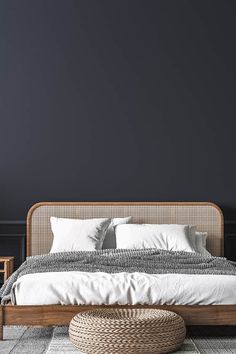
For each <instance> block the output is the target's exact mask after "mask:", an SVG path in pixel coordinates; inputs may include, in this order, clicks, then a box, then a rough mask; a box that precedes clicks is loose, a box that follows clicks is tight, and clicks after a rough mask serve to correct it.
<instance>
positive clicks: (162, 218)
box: [0, 202, 236, 339]
mask: <svg viewBox="0 0 236 354" xmlns="http://www.w3.org/2000/svg"><path fill="white" fill-rule="evenodd" d="M127 215H130V216H132V217H133V223H137V224H139V223H149V224H190V225H196V226H197V229H198V230H199V231H205V232H207V233H208V238H207V249H208V250H209V252H210V253H211V254H212V255H214V256H223V254H224V234H223V225H224V220H223V214H222V212H221V210H220V208H219V207H218V206H217V205H215V204H213V203H207V202H93V203H92V202H42V203H38V204H36V205H34V206H33V207H32V208H31V209H30V211H29V213H28V217H27V238H26V240H27V244H26V247H27V256H32V255H41V254H45V253H48V252H49V250H50V247H51V245H52V240H53V235H52V232H51V229H50V217H51V216H56V217H64V218H81V219H89V218H101V217H125V216H127ZM232 277H233V276H231V279H234V280H235V279H236V277H234V278H232ZM162 281H163V280H162ZM91 282H92V281H91ZM200 283H201V282H200ZM200 283H199V284H200ZM207 284H208V287H209V291H210V290H211V284H210V283H206V284H205V285H204V289H205V291H206V288H207ZM229 286H231V287H234V283H230V285H229ZM235 288H236V287H235ZM235 300H236V299H235ZM193 303H194V302H193ZM235 303H236V301H235ZM235 303H233V302H232V304H230V302H229V301H225V303H224V304H214V305H212V304H210V302H209V304H207V305H204V302H201V301H200V302H199V304H197V305H196V304H195V305H179V304H177V305H176V304H168V305H166V304H163V305H142V304H138V303H137V304H135V305H117V304H115V305H114V304H112V303H109V305H61V304H55V305H54V304H49V305H42V304H41V305H39V304H37V302H36V304H33V305H12V304H11V303H9V304H7V305H4V306H1V307H0V338H1V339H2V338H3V331H2V330H3V326H4V325H27V326H52V325H68V324H69V322H70V320H71V318H72V317H73V316H74V315H75V314H77V313H78V312H80V311H86V310H89V309H94V308H96V307H109V306H112V307H125V308H128V307H136V308H145V307H148V308H150V307H151V308H161V309H168V310H171V311H174V312H176V313H178V314H179V315H181V316H182V317H183V318H184V320H185V323H186V324H187V325H236V304H235Z"/></svg>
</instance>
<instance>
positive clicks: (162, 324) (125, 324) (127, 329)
mask: <svg viewBox="0 0 236 354" xmlns="http://www.w3.org/2000/svg"><path fill="white" fill-rule="evenodd" d="M185 335H186V329H185V324H184V320H183V319H182V317H180V316H179V315H177V314H176V313H174V312H170V311H164V310H155V309H119V308H113V309H111V308H109V309H98V310H92V311H86V312H81V313H79V314H78V315H76V316H75V317H74V318H73V319H72V320H71V323H70V327H69V336H70V339H71V341H72V343H73V344H74V345H75V346H76V347H77V349H79V350H80V351H81V352H83V353H86V354H138V353H140V354H141V353H142V354H151V353H152V354H153V353H156V354H157V353H170V352H172V351H174V350H176V349H177V348H179V347H180V346H181V344H182V343H183V341H184V339H185Z"/></svg>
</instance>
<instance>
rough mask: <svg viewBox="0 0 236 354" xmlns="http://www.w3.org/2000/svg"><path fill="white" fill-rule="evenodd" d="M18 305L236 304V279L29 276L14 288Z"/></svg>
mask: <svg viewBox="0 0 236 354" xmlns="http://www.w3.org/2000/svg"><path fill="white" fill-rule="evenodd" d="M11 296H12V301H13V303H16V304H17V305H49V304H61V305H103V304H105V305H114V304H120V305H121V304H122V305H125V304H130V305H136V304H148V305H159V304H160V305H163V304H166V305H222V304H225V305H226V304H236V276H232V275H189V274H146V273H116V274H107V273H101V272H97V273H87V272H78V271H73V272H53V273H36V274H27V275H24V276H22V277H21V278H19V279H18V280H17V281H16V282H15V283H14V285H13V288H12V293H11Z"/></svg>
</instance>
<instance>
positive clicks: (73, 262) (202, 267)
mask: <svg viewBox="0 0 236 354" xmlns="http://www.w3.org/2000/svg"><path fill="white" fill-rule="evenodd" d="M64 271H82V272H105V273H120V272H129V273H133V272H142V273H149V274H163V273H181V274H214V275H236V267H235V266H234V265H233V264H232V263H231V262H229V261H227V260H226V259H225V258H220V257H209V256H207V257H206V256H202V255H201V254H199V253H189V252H173V251H163V250H157V249H146V250H119V249H112V250H101V251H89V252H88V251H80V252H62V253H50V254H44V255H39V256H32V257H28V258H27V259H26V261H25V262H24V263H23V264H22V265H21V266H20V267H19V268H18V270H16V271H15V272H14V273H13V274H12V275H11V277H10V278H9V279H8V280H7V282H6V283H5V284H4V285H3V287H2V288H1V290H0V297H1V302H2V303H5V302H6V301H8V300H10V294H11V289H12V285H13V283H14V282H15V281H16V280H17V279H18V278H20V277H22V276H23V275H25V274H31V273H45V272H64Z"/></svg>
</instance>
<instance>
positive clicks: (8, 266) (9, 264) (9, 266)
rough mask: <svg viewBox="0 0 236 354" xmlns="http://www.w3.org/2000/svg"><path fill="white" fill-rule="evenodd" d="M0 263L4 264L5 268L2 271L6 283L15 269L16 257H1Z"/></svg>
mask: <svg viewBox="0 0 236 354" xmlns="http://www.w3.org/2000/svg"><path fill="white" fill-rule="evenodd" d="M0 263H2V264H3V268H1V269H0V273H3V279H4V283H5V281H6V280H7V278H9V276H10V275H11V274H12V273H13V269H14V257H0Z"/></svg>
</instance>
